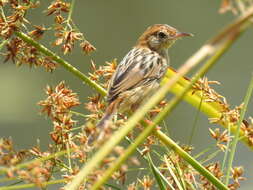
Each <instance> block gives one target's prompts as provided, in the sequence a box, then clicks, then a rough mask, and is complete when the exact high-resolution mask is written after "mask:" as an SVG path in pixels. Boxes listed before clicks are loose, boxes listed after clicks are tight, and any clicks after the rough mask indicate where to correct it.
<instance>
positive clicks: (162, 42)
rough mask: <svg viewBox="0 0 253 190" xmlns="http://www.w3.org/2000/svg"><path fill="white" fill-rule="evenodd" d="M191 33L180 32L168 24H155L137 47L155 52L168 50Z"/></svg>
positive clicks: (149, 28)
mask: <svg viewBox="0 0 253 190" xmlns="http://www.w3.org/2000/svg"><path fill="white" fill-rule="evenodd" d="M184 36H192V34H190V33H184V32H179V31H178V30H177V29H175V28H173V27H171V26H169V25H167V24H155V25H153V26H150V27H148V28H147V30H146V31H145V32H144V33H143V34H142V35H141V37H140V38H139V40H138V42H137V46H141V47H147V48H150V49H151V50H154V51H160V50H164V49H168V48H169V47H171V45H173V43H174V42H175V41H176V40H177V39H179V38H181V37H184Z"/></svg>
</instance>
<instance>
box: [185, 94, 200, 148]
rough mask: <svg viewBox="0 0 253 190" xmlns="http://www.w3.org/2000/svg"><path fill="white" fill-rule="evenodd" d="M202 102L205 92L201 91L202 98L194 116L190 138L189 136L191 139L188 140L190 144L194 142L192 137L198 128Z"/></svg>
mask: <svg viewBox="0 0 253 190" xmlns="http://www.w3.org/2000/svg"><path fill="white" fill-rule="evenodd" d="M202 102H203V93H201V99H200V103H199V107H198V109H197V114H196V116H195V118H194V122H193V126H192V130H191V134H190V138H189V141H188V144H189V145H190V144H192V139H193V136H194V133H195V131H196V129H197V123H198V119H199V114H200V109H201V106H202Z"/></svg>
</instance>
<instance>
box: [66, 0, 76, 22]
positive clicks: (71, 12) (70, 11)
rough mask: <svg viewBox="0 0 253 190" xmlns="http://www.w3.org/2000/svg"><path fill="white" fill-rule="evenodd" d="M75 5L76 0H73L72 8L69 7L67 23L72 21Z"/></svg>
mask: <svg viewBox="0 0 253 190" xmlns="http://www.w3.org/2000/svg"><path fill="white" fill-rule="evenodd" d="M74 6H75V0H72V1H71V5H70V9H69V14H68V18H67V23H69V22H70V20H71V17H72V14H73V10H74Z"/></svg>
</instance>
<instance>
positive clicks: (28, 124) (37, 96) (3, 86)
mask: <svg viewBox="0 0 253 190" xmlns="http://www.w3.org/2000/svg"><path fill="white" fill-rule="evenodd" d="M50 2H51V1H47V0H42V1H41V6H40V8H39V9H36V10H35V11H32V12H30V13H29V14H28V19H29V20H30V21H31V22H32V23H33V24H35V25H42V24H44V26H46V27H47V26H49V25H50V24H51V23H52V20H53V17H47V16H46V13H43V10H45V9H46V7H47V6H48V4H49V3H50ZM219 6H220V1H206V0H195V1H189V0H181V1H178V0H157V1H151V0H138V1H133V0H131V1H118V0H111V1H98V0H93V1H84V0H79V1H78V0H77V1H76V5H75V8H74V13H73V19H74V21H75V23H76V24H77V26H78V27H79V29H80V30H81V31H82V32H84V34H85V37H86V38H87V39H88V40H89V41H90V42H91V43H92V44H93V45H94V46H95V47H96V48H97V51H96V52H95V53H93V54H91V55H90V56H85V55H83V54H82V53H81V52H80V49H79V47H77V48H75V50H74V51H73V52H72V53H71V54H70V55H67V56H64V59H66V60H68V61H69V62H70V63H71V64H72V65H74V66H75V67H77V68H79V69H80V70H81V71H82V72H84V73H86V74H87V73H88V72H89V71H90V65H91V64H90V63H91V59H92V60H93V61H94V62H95V63H96V64H97V65H102V64H104V63H105V61H111V60H112V59H114V58H117V59H118V61H120V60H121V58H122V57H123V56H124V55H125V54H126V53H127V52H128V51H129V50H130V48H131V47H132V46H133V45H134V44H135V42H136V39H137V38H138V37H139V35H140V34H141V33H142V32H143V31H144V30H145V29H146V28H147V27H148V26H150V25H152V24H156V23H162V24H163V23H166V24H169V25H171V26H174V27H176V28H177V29H179V30H180V31H183V32H191V33H193V34H194V35H195V36H194V38H185V39H183V40H180V41H178V42H177V43H176V45H175V46H173V48H172V49H170V50H169V54H170V57H171V65H172V67H174V68H175V69H176V68H178V67H179V66H180V65H181V64H182V63H184V61H185V60H186V59H187V58H188V57H189V56H190V55H192V54H193V53H194V52H195V51H196V50H198V49H199V48H200V47H201V45H203V43H204V42H206V41H207V40H208V39H209V38H211V37H212V36H214V35H215V34H216V33H217V32H218V31H219V30H220V29H221V28H222V27H223V26H225V25H226V24H228V23H229V22H230V21H232V20H233V19H234V18H235V17H234V15H232V14H231V13H226V14H224V15H220V14H219V13H218V9H219ZM52 39H53V33H52V32H50V31H49V32H47V33H46V35H45V39H44V40H42V42H43V44H45V45H47V46H48V47H49V43H51V42H52ZM252 40H253V33H252V29H250V30H248V31H247V32H246V33H245V34H244V35H243V36H241V37H240V39H239V40H238V41H237V42H236V43H235V44H234V45H233V47H232V48H231V49H230V50H229V51H228V52H227V53H226V54H225V55H224V56H223V57H222V58H221V59H220V60H219V62H218V64H216V66H215V67H214V68H213V69H212V70H211V71H210V72H209V73H208V74H207V77H208V79H209V80H217V81H219V82H221V85H220V86H215V89H216V90H217V91H218V92H219V93H221V94H222V95H224V96H225V97H226V99H227V101H228V102H229V103H230V105H231V107H234V106H235V105H239V104H240V103H241V102H242V100H243V97H244V95H245V92H246V89H247V86H248V83H249V80H250V76H251V74H252V70H253V69H252V68H253V63H252V58H253V55H252V50H253V43H252ZM77 46H78V45H77ZM50 49H53V50H54V51H56V52H58V53H59V54H60V55H62V53H61V52H60V51H59V49H60V48H52V47H50ZM1 62H3V58H1ZM62 80H65V81H66V83H67V85H69V86H70V88H71V89H73V91H74V92H77V93H78V94H79V98H80V101H81V102H82V103H85V102H86V101H87V96H88V95H91V94H92V93H93V92H94V91H92V90H91V89H90V87H88V86H86V85H84V84H82V82H81V81H80V80H79V79H78V78H76V77H74V76H73V75H72V74H70V73H69V72H67V71H66V70H64V69H62V68H58V69H57V70H56V71H54V72H53V73H52V74H51V73H47V72H45V71H44V69H43V68H37V69H34V68H33V69H30V68H29V67H28V66H21V67H19V68H17V67H16V66H15V65H14V64H12V63H10V62H8V63H4V64H0V108H1V109H0V131H1V137H9V136H11V137H12V138H13V139H14V141H15V144H16V147H17V149H22V148H29V147H31V146H34V145H35V144H36V143H37V139H39V141H40V144H41V146H42V147H43V148H44V149H46V147H47V145H48V144H49V143H50V142H51V140H50V138H49V135H48V133H49V131H51V127H52V125H51V122H50V120H49V119H47V118H46V117H45V116H44V115H40V114H39V110H40V108H39V107H38V106H37V102H38V101H40V100H42V99H44V98H45V97H46V96H45V93H44V91H43V89H45V87H46V85H47V84H49V85H56V84H58V83H59V82H60V81H62ZM252 104H253V101H251V102H250V105H249V108H248V112H247V116H249V115H252V116H253V106H252ZM78 111H80V112H83V113H85V110H84V106H83V105H82V106H80V108H79V110H78ZM196 114H197V110H196V109H194V108H192V107H191V106H189V105H188V104H186V103H181V104H180V105H179V106H178V107H177V108H176V110H175V111H174V112H173V113H172V114H171V115H170V116H169V117H168V122H167V123H168V126H169V129H168V130H169V132H170V135H171V137H172V138H173V139H174V140H175V141H178V142H180V143H182V144H184V143H185V144H187V143H188V140H189V136H190V133H191V129H192V126H193V123H194V119H195V116H196ZM208 127H215V126H214V125H211V124H209V123H208V120H207V118H206V116H205V115H203V114H200V117H199V118H198V122H197V130H196V133H195V134H194V140H193V146H194V147H195V150H194V152H195V153H197V152H199V151H202V150H203V149H205V148H207V147H209V146H210V144H211V143H214V141H213V140H212V139H211V137H210V135H209V132H208ZM222 157H223V155H222V154H221V155H220V156H218V157H216V159H217V160H218V159H221V158H222ZM252 158H253V153H252V151H250V150H249V149H248V148H247V147H245V146H244V145H242V144H241V143H240V144H239V147H238V148H237V152H236V159H235V162H234V165H243V166H244V167H245V169H246V170H245V176H246V177H247V180H246V181H245V182H242V187H241V189H243V190H252V186H253V164H252Z"/></svg>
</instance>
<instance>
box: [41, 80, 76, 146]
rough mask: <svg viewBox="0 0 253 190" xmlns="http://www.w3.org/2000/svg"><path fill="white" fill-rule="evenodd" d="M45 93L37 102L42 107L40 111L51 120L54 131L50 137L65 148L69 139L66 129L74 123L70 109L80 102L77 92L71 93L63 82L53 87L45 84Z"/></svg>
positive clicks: (70, 127)
mask: <svg viewBox="0 0 253 190" xmlns="http://www.w3.org/2000/svg"><path fill="white" fill-rule="evenodd" d="M46 94H47V96H48V97H47V98H46V99H45V100H43V101H40V102H39V103H38V104H39V105H40V106H42V107H43V108H42V110H41V112H42V113H46V114H47V115H48V116H49V117H50V118H51V119H52V121H53V124H54V131H53V132H52V133H51V138H52V139H53V141H54V142H55V143H56V144H61V145H62V146H63V147H64V148H65V143H66V141H68V139H69V133H68V131H69V130H70V129H72V128H73V126H74V124H75V121H74V120H73V119H72V114H71V113H70V109H71V108H72V107H74V106H77V105H80V102H79V100H78V98H77V94H76V93H73V92H72V90H70V89H69V88H68V87H67V86H66V85H65V83H64V82H61V83H60V84H58V85H57V86H56V87H55V89H53V88H52V87H50V86H47V88H46Z"/></svg>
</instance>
